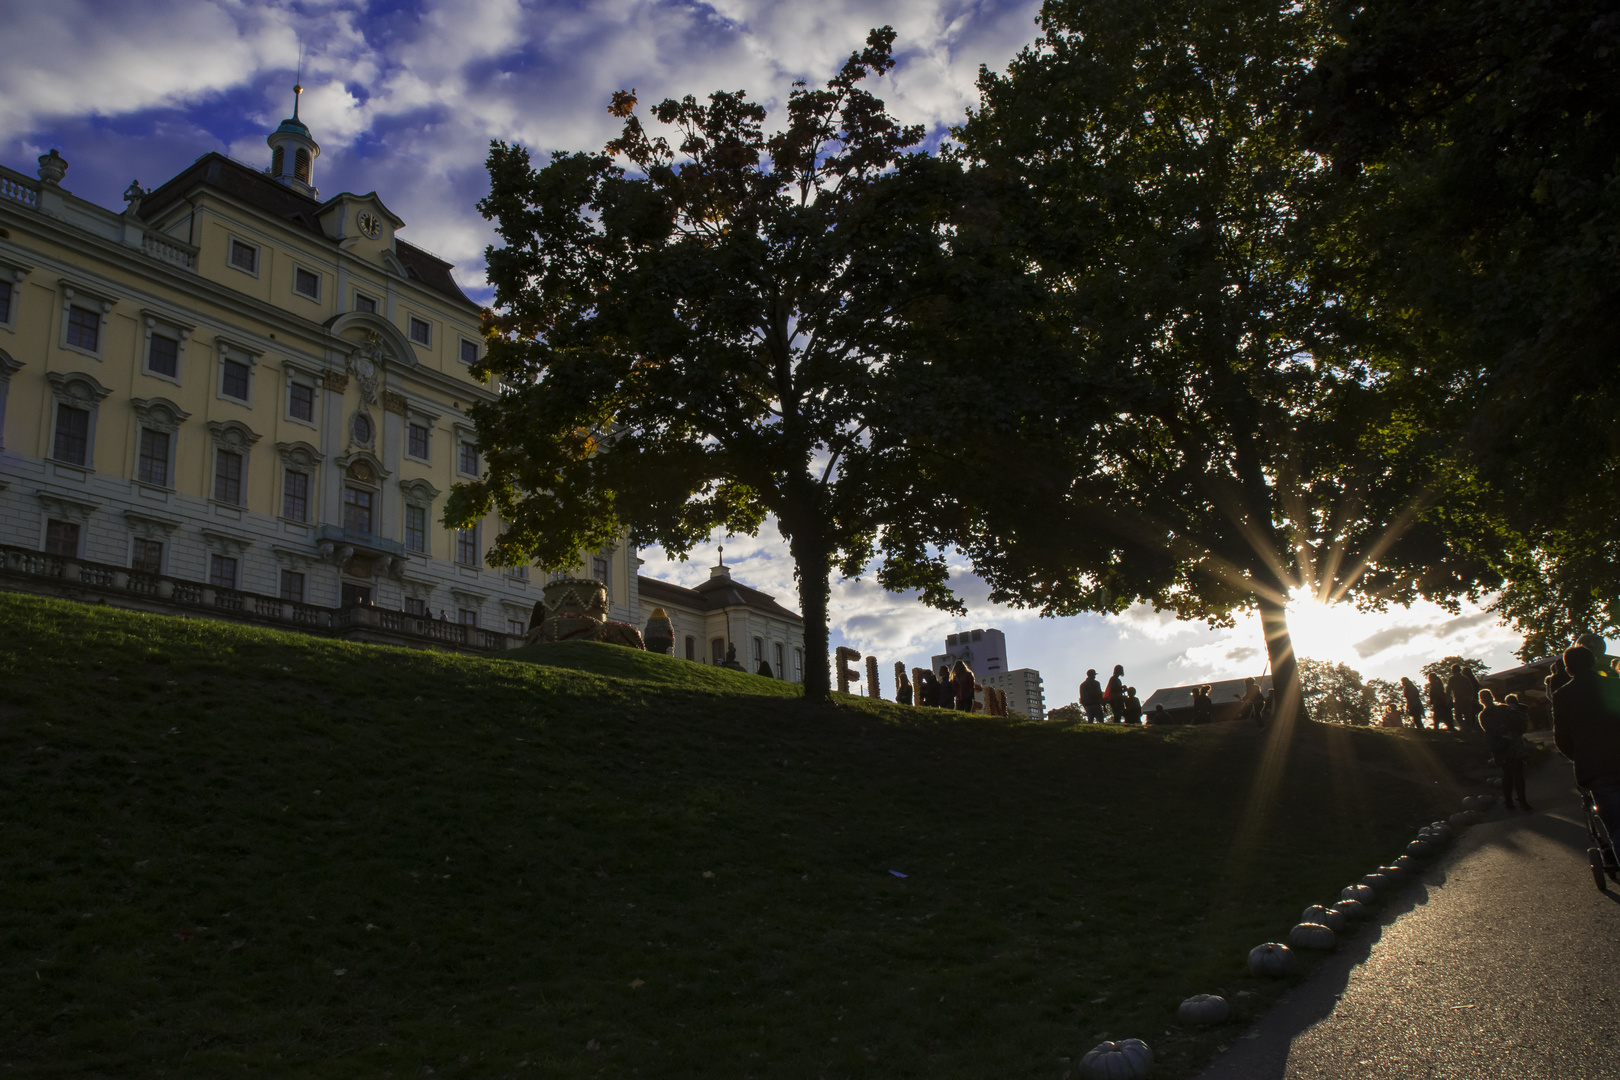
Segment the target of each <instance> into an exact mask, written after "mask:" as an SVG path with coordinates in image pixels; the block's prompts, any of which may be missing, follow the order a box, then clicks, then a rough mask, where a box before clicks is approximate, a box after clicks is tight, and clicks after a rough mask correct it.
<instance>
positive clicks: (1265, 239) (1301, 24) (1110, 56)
mask: <svg viewBox="0 0 1620 1080" xmlns="http://www.w3.org/2000/svg"><path fill="white" fill-rule="evenodd" d="M1315 14H1316V13H1315V11H1314V9H1313V7H1312V6H1310V5H1305V6H1301V5H1298V4H1287V3H1280V2H1277V0H1177V2H1171V0H1066V2H1060V0H1050V2H1048V3H1047V5H1046V6H1045V8H1044V9H1043V11H1042V15H1041V29H1042V33H1041V37H1040V38H1039V40H1038V41H1037V42H1036V43H1035V44H1034V45H1033V46H1031V47H1030V48H1028V49H1026V50H1024V51H1023V52H1022V53H1020V54H1019V56H1018V57H1017V58H1016V59H1015V60H1014V61H1013V63H1012V64H1011V66H1010V67H1009V69H1008V70H1007V71H1006V73H1005V74H996V73H991V72H985V73H984V74H983V75H982V77H981V81H980V88H981V91H982V107H981V108H980V109H979V111H978V112H977V113H976V114H975V115H973V116H972V117H971V118H970V119H969V121H968V123H967V124H966V125H965V127H964V128H963V129H962V131H961V137H962V140H963V143H964V146H965V148H966V152H967V153H968V154H969V155H970V156H971V157H972V158H973V159H975V160H977V161H978V162H980V163H982V167H983V168H984V169H986V170H989V171H990V172H992V173H994V174H995V175H997V176H999V177H1002V178H1003V180H1004V182H1007V183H1011V182H1012V180H1011V178H1016V179H1017V181H1018V182H1019V184H1021V185H1022V187H1023V188H1024V189H1025V190H1026V191H1027V192H1029V193H1030V196H1031V205H1033V206H1034V207H1035V209H1034V210H1033V211H1029V212H1027V215H1026V212H1025V211H1023V210H1020V211H1019V212H1020V214H1021V215H1026V216H1024V218H1023V220H1022V224H1021V228H1022V232H1023V235H1024V238H1025V239H1024V244H1025V249H1026V252H1027V260H1028V262H1029V264H1030V266H1031V267H1032V268H1033V269H1032V271H1031V272H1032V273H1036V274H1039V275H1041V276H1042V277H1043V280H1044V281H1045V282H1046V283H1047V285H1048V293H1047V295H1048V302H1047V306H1046V309H1045V310H1044V311H1043V313H1042V317H1043V319H1045V320H1048V321H1053V322H1058V323H1061V324H1062V326H1063V328H1064V342H1063V349H1062V351H1061V353H1062V361H1061V363H1060V364H1058V365H1056V366H1055V367H1054V368H1052V369H1051V377H1052V378H1053V380H1055V381H1056V380H1061V382H1062V384H1063V385H1066V386H1069V387H1078V388H1080V389H1079V392H1078V393H1077V394H1075V395H1070V394H1066V393H1056V394H1053V395H1051V397H1050V399H1049V400H1047V401H1045V402H1044V403H1043V404H1042V407H1041V411H1040V413H1039V415H1038V417H1031V420H1038V421H1039V422H1032V423H1028V424H1026V425H1025V427H1024V429H1023V430H1022V431H1021V432H1020V434H1019V439H1020V440H1021V443H1022V449H1021V450H1020V453H1021V454H1022V455H1023V456H1024V457H1025V458H1026V459H1027V460H1029V461H1031V462H1032V463H1034V465H1035V466H1036V470H1035V471H1036V475H1037V476H1038V477H1039V478H1040V485H1041V488H1042V491H1043V496H1042V498H1041V499H1039V500H1038V501H1037V500H1029V499H1025V500H1021V501H1018V500H1007V499H1005V498H1001V497H999V496H998V495H997V494H996V493H995V492H985V493H983V494H982V497H980V498H979V499H978V500H977V502H976V506H977V508H978V513H977V516H976V517H975V518H974V519H973V520H972V521H971V522H970V524H969V526H968V528H967V535H966V537H965V543H966V546H967V548H968V549H969V551H970V553H971V554H972V556H973V559H974V562H975V565H976V567H977V568H978V569H979V571H980V572H981V573H982V574H983V575H984V576H985V577H986V578H987V579H988V580H989V582H990V583H991V585H992V588H993V595H994V596H995V597H996V598H998V599H1003V600H1007V601H1011V602H1014V603H1027V604H1034V605H1039V606H1041V607H1043V608H1044V609H1045V610H1046V611H1048V612H1051V613H1068V612H1075V611H1085V610H1089V611H1119V610H1122V609H1123V608H1124V607H1126V606H1127V605H1129V604H1132V603H1136V602H1144V601H1145V602H1148V603H1151V604H1153V605H1154V606H1155V607H1158V608H1167V609H1171V610H1174V611H1175V612H1176V613H1177V614H1178V615H1180V616H1181V617H1184V618H1202V619H1207V620H1210V621H1211V622H1222V621H1228V620H1230V619H1231V617H1232V615H1233V613H1235V612H1240V611H1244V610H1257V611H1258V614H1259V618H1260V623H1261V626H1262V628H1263V633H1264V638H1265V648H1266V652H1267V656H1268V660H1269V663H1270V665H1271V667H1272V670H1273V672H1274V675H1275V677H1276V679H1277V683H1278V685H1279V686H1280V687H1281V688H1282V694H1283V699H1284V700H1283V706H1284V708H1285V710H1291V706H1292V703H1293V702H1295V701H1297V693H1298V687H1297V681H1296V679H1295V669H1296V665H1295V660H1294V657H1293V652H1292V648H1291V644H1290V640H1289V636H1288V628H1287V616H1286V610H1285V609H1286V605H1287V604H1288V602H1289V598H1290V594H1291V593H1292V592H1293V591H1294V590H1296V589H1299V588H1305V589H1308V590H1310V591H1311V592H1312V594H1313V595H1315V596H1317V597H1318V598H1320V599H1322V600H1328V601H1336V600H1338V599H1340V598H1341V597H1345V596H1349V595H1353V596H1355V597H1356V598H1357V599H1359V600H1361V601H1362V602H1364V603H1370V604H1374V605H1377V604H1383V603H1388V602H1392V601H1393V602H1401V601H1408V600H1411V599H1413V598H1415V597H1417V596H1427V597H1430V598H1433V599H1436V600H1440V601H1441V602H1445V603H1451V602H1454V599H1455V598H1456V597H1457V596H1459V595H1464V594H1472V595H1479V594H1480V592H1481V591H1482V589H1484V588H1487V587H1489V586H1491V585H1494V584H1495V578H1494V577H1493V570H1492V567H1491V564H1490V562H1489V561H1488V560H1487V559H1485V558H1483V557H1482V553H1481V552H1480V551H1479V550H1478V544H1477V543H1476V542H1472V541H1467V540H1466V539H1465V538H1466V537H1468V536H1470V535H1473V534H1474V533H1475V529H1474V526H1475V525H1477V522H1474V521H1471V520H1468V519H1469V518H1470V516H1471V515H1472V513H1473V511H1472V510H1471V508H1470V507H1469V506H1468V505H1467V504H1466V502H1465V501H1462V500H1459V499H1457V498H1455V497H1454V495H1455V492H1454V491H1453V488H1454V487H1455V486H1456V484H1455V478H1454V477H1452V476H1450V475H1449V474H1448V473H1447V472H1446V471H1445V470H1444V469H1443V468H1442V467H1441V466H1442V464H1443V460H1444V459H1443V456H1442V450H1443V449H1444V448H1443V446H1442V445H1440V444H1438V443H1437V442H1436V441H1435V440H1434V439H1433V438H1432V437H1431V435H1430V430H1431V428H1432V426H1433V425H1432V424H1431V422H1430V414H1431V411H1432V410H1433V409H1434V408H1435V407H1436V406H1437V401H1438V399H1437V395H1436V391H1435V389H1434V388H1433V387H1432V386H1430V385H1429V384H1428V383H1427V382H1425V381H1424V380H1423V379H1421V378H1415V377H1413V378H1404V377H1403V376H1402V373H1401V372H1400V371H1397V370H1391V369H1386V368H1384V367H1382V366H1381V365H1380V364H1379V362H1378V357H1379V355H1380V348H1381V343H1380V342H1379V341H1378V340H1377V339H1376V337H1375V336H1373V334H1372V331H1373V330H1374V329H1376V328H1375V327H1369V326H1367V325H1365V324H1363V323H1362V322H1360V321H1358V320H1356V319H1354V318H1350V317H1348V316H1349V314H1351V313H1347V312H1346V310H1345V309H1344V307H1343V305H1342V303H1341V297H1340V296H1339V295H1338V294H1336V293H1335V292H1334V291H1333V290H1332V289H1331V287H1328V286H1330V285H1331V279H1330V278H1327V277H1325V276H1324V275H1322V274H1321V273H1319V272H1318V269H1317V268H1318V267H1319V266H1320V265H1321V264H1322V262H1323V261H1324V259H1325V258H1326V259H1327V261H1329V262H1331V256H1330V255H1327V256H1325V255H1324V246H1325V245H1330V244H1331V243H1332V242H1333V238H1332V237H1331V235H1324V233H1323V232H1322V230H1320V229H1319V228H1318V227H1317V225H1318V222H1317V221H1316V218H1315V215H1316V213H1317V210H1318V208H1319V207H1320V206H1321V205H1322V203H1323V200H1324V197H1325V193H1327V192H1330V191H1331V190H1333V181H1332V178H1331V177H1329V176H1327V175H1326V171H1325V169H1324V168H1323V165H1322V163H1321V160H1320V159H1319V158H1318V157H1317V156H1315V155H1313V154H1311V153H1310V152H1308V151H1307V149H1306V148H1305V147H1303V146H1301V145H1300V143H1299V140H1298V138H1297V130H1298V129H1297V123H1296V115H1295V114H1294V113H1293V112H1292V111H1291V110H1290V108H1289V104H1290V95H1291V91H1292V88H1293V86H1294V85H1295V84H1296V82H1297V80H1299V79H1300V78H1301V77H1303V76H1304V75H1305V73H1306V72H1307V71H1308V70H1309V68H1310V64H1311V61H1312V56H1313V50H1314V49H1315V48H1316V47H1317V46H1318V44H1319V43H1320V33H1319V27H1320V24H1319V22H1318V21H1316V19H1315ZM1440 504H1444V505H1443V506H1442V505H1440Z"/></svg>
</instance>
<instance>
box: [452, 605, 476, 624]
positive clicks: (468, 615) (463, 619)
mask: <svg viewBox="0 0 1620 1080" xmlns="http://www.w3.org/2000/svg"><path fill="white" fill-rule="evenodd" d="M456 622H458V623H460V624H461V625H462V626H477V625H478V612H477V611H476V610H475V609H473V608H465V607H464V608H456Z"/></svg>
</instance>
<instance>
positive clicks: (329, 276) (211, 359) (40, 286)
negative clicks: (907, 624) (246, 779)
mask: <svg viewBox="0 0 1620 1080" xmlns="http://www.w3.org/2000/svg"><path fill="white" fill-rule="evenodd" d="M268 141H269V143H270V148H271V168H270V169H269V170H266V171H263V172H261V171H257V170H255V169H253V168H250V167H248V166H246V165H243V164H241V163H239V162H236V161H233V160H231V159H229V158H226V157H224V156H221V155H219V154H207V155H205V156H203V157H202V158H199V159H198V160H197V161H196V162H195V163H193V164H192V165H191V166H190V167H189V168H187V169H186V170H185V171H183V172H182V173H180V174H179V175H178V176H176V177H174V178H173V179H171V180H169V181H168V182H167V183H165V184H163V185H162V186H160V187H158V188H157V189H156V190H154V191H150V192H147V191H142V190H141V189H140V188H139V187H138V186H136V185H133V184H132V185H131V187H130V189H129V190H128V191H126V192H125V199H126V203H127V205H126V207H125V208H124V210H123V211H122V212H121V213H120V212H114V211H112V210H108V209H105V208H103V207H101V206H98V205H95V204H93V203H91V202H88V201H86V200H83V199H80V198H77V197H76V196H74V195H72V194H71V192H69V191H68V190H67V189H66V188H65V187H64V186H63V182H64V180H65V177H66V172H67V162H66V161H65V160H64V159H63V158H61V157H60V156H59V155H58V154H57V152H56V151H54V150H53V151H51V152H50V153H49V154H47V155H45V156H44V157H41V158H40V161H39V170H38V176H37V178H35V177H28V176H25V175H23V174H21V173H18V172H15V171H12V170H10V169H0V546H3V558H0V573H4V574H6V575H7V576H8V578H10V579H17V580H10V581H8V582H7V584H9V585H11V586H13V587H16V585H17V583H18V580H21V579H28V580H35V579H39V578H44V579H47V580H54V582H55V583H56V584H57V585H58V588H57V589H56V590H55V591H58V592H64V593H65V594H67V595H79V596H82V597H83V598H86V599H98V598H99V599H108V600H110V601H111V602H118V603H130V604H133V605H134V606H147V607H152V608H154V609H163V610H169V609H173V608H176V607H184V606H187V605H191V606H194V607H199V608H202V609H204V610H206V611H208V612H209V613H213V614H221V615H225V616H227V617H245V618H250V619H255V618H257V619H263V620H266V621H270V622H290V623H293V624H295V625H296V624H303V625H307V626H310V627H312V628H313V627H316V626H321V627H324V628H330V629H335V630H344V629H352V630H354V631H373V632H374V633H373V634H372V635H370V636H377V637H381V638H388V637H391V636H395V635H404V637H405V638H406V639H409V638H412V637H425V638H427V639H430V640H432V641H436V642H441V643H444V644H450V645H456V646H468V647H474V648H503V647H506V646H507V645H509V644H512V643H514V640H515V638H514V636H515V635H521V634H522V633H523V632H524V630H526V628H527V623H528V620H529V618H530V613H531V610H532V608H533V605H534V603H535V601H536V599H537V598H538V596H539V587H538V582H531V581H530V580H529V575H528V574H527V573H526V572H524V571H516V572H514V571H511V570H500V569H495V568H491V567H489V566H487V565H485V563H484V551H485V550H486V549H487V548H488V546H489V541H490V540H492V539H493V535H494V532H495V530H496V529H497V528H498V522H497V521H495V520H493V519H491V520H487V521H485V522H483V523H482V524H481V525H480V526H479V527H477V528H475V529H468V530H464V531H461V530H458V531H450V530H446V529H445V528H443V527H442V526H441V525H440V524H439V521H438V518H439V515H440V513H441V512H442V509H443V507H442V502H443V499H444V496H445V494H446V493H447V492H448V491H449V489H450V487H451V485H452V484H454V483H456V481H457V480H461V479H467V478H471V477H474V476H476V475H478V472H479V468H480V461H479V451H478V444H477V438H476V435H475V433H474V431H473V427H472V425H471V424H470V423H469V422H468V421H467V419H466V411H467V408H468V406H469V405H471V404H472V403H473V402H475V401H479V400H483V399H487V398H488V397H489V396H490V395H491V394H492V393H493V390H492V389H491V388H490V387H488V386H485V385H483V384H482V383H480V382H479V381H478V380H477V379H475V378H473V377H472V375H471V373H470V366H471V365H472V363H474V362H475V361H476V360H477V359H478V356H479V350H480V348H481V347H482V337H481V334H480V330H479V308H478V306H477V305H475V304H474V303H473V302H472V301H471V300H469V299H468V298H467V297H466V296H465V295H464V294H463V293H462V291H461V289H460V288H459V287H458V286H457V285H456V282H455V280H454V279H453V277H452V276H451V272H450V271H451V267H450V265H449V264H448V263H445V262H444V261H442V260H440V259H438V258H436V257H434V256H432V255H430V254H428V253H427V252H425V251H423V250H421V249H420V248H417V247H414V246H412V245H410V244H408V243H406V242H405V241H403V240H401V239H399V238H398V235H397V233H398V230H399V229H400V228H401V227H402V226H403V225H404V222H402V221H401V220H400V219H399V218H398V217H397V216H395V215H394V214H393V213H392V212H391V211H390V210H389V209H388V207H387V206H386V205H385V204H384V203H383V201H382V200H381V198H379V197H378V195H377V194H376V193H375V192H372V193H368V194H364V195H356V194H352V193H348V192H344V193H342V194H339V195H337V196H335V197H332V198H328V199H324V200H323V199H321V198H319V197H318V194H317V191H316V189H315V187H314V185H313V182H312V181H313V171H314V164H315V159H316V158H317V157H318V156H319V154H320V149H319V147H318V146H317V145H316V143H315V141H314V139H312V138H311V137H310V134H309V131H308V129H307V128H306V127H305V126H304V125H303V124H302V123H301V122H300V121H298V120H297V119H296V110H295V117H294V118H292V119H289V120H286V121H284V122H283V123H282V124H281V126H280V127H279V128H278V129H277V130H276V131H275V133H274V134H272V135H271V136H270V137H269V140H268ZM586 560H587V568H588V572H590V573H591V574H593V575H594V576H596V577H598V578H600V579H602V580H603V581H605V582H607V584H608V589H609V596H610V600H611V604H612V609H613V614H614V617H616V618H621V619H625V620H630V619H633V618H634V617H635V615H636V613H637V602H636V596H635V577H636V575H635V554H634V552H633V551H632V550H630V549H628V548H627V547H624V546H621V547H620V548H619V549H617V550H615V551H609V552H602V553H596V554H588V555H587V556H586ZM46 591H51V590H46ZM103 594H105V595H103ZM361 636H366V635H364V634H362V635H361ZM509 638H512V640H508V639H509Z"/></svg>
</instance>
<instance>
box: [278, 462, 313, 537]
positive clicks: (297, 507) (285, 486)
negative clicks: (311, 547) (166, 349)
mask: <svg viewBox="0 0 1620 1080" xmlns="http://www.w3.org/2000/svg"><path fill="white" fill-rule="evenodd" d="M281 516H282V517H284V518H286V519H287V520H288V521H302V522H304V523H305V524H308V522H309V474H308V473H302V472H298V471H297V470H295V469H287V470H284V471H283V472H282V474H281Z"/></svg>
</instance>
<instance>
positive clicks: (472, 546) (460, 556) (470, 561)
mask: <svg viewBox="0 0 1620 1080" xmlns="http://www.w3.org/2000/svg"><path fill="white" fill-rule="evenodd" d="M456 562H458V563H460V564H461V565H463V566H477V565H478V526H476V525H474V526H473V527H472V528H470V529H458V530H456Z"/></svg>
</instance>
